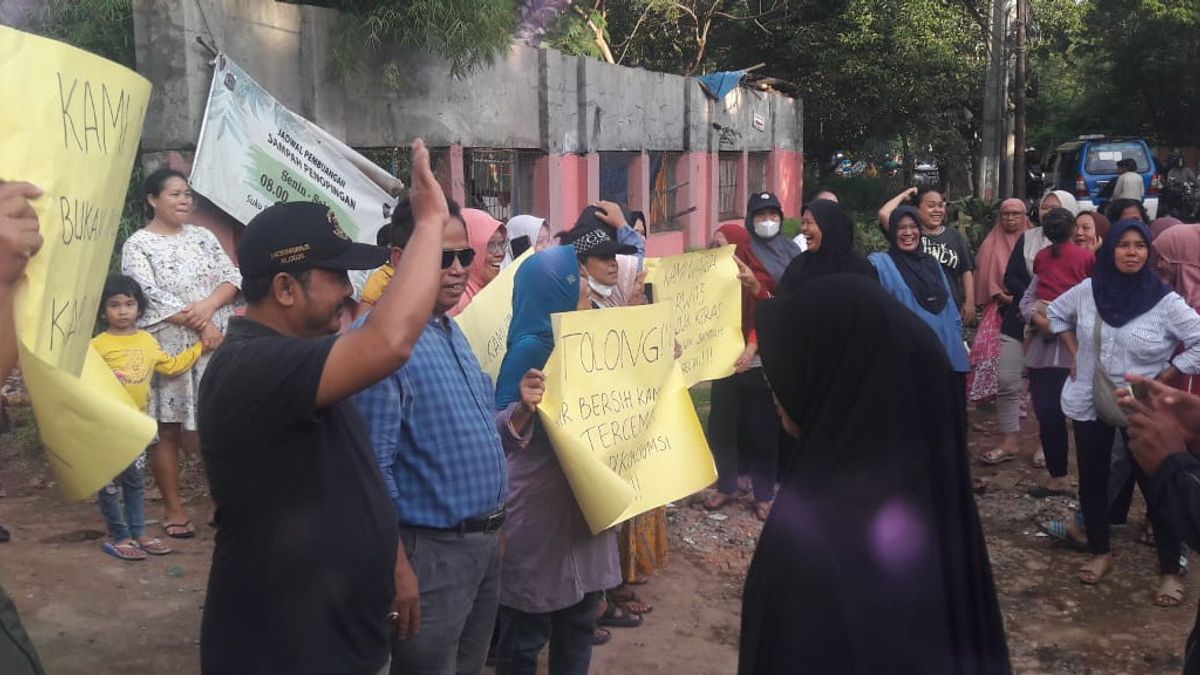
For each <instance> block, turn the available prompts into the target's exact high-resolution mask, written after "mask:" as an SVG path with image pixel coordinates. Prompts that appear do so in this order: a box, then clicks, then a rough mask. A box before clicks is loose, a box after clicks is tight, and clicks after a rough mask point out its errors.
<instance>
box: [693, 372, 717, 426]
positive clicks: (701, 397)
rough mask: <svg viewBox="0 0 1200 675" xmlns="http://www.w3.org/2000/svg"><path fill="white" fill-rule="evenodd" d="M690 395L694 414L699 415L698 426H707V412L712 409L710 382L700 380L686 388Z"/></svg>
mask: <svg viewBox="0 0 1200 675" xmlns="http://www.w3.org/2000/svg"><path fill="white" fill-rule="evenodd" d="M688 391H689V393H690V394H691V395H692V405H694V406H696V415H697V416H699V417H700V426H701V427H703V428H705V429H707V428H708V413H709V411H710V410H711V409H712V383H711V382H701V383H700V384H697V385H696V386H694V387H692V388H691V389H690V390H688Z"/></svg>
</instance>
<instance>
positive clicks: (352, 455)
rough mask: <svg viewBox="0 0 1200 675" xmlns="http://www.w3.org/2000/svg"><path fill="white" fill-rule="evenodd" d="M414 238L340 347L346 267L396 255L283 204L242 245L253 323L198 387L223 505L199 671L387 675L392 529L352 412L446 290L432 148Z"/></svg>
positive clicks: (236, 332)
mask: <svg viewBox="0 0 1200 675" xmlns="http://www.w3.org/2000/svg"><path fill="white" fill-rule="evenodd" d="M410 199H411V201H412V205H413V212H414V214H415V216H416V227H415V228H414V232H413V235H412V238H411V239H410V240H409V243H408V246H407V248H406V251H407V252H406V255H405V256H404V260H403V262H402V263H401V265H400V266H399V267H398V268H397V269H396V273H395V277H394V278H393V282H392V283H391V284H390V285H389V286H388V290H387V291H386V292H385V293H384V294H383V297H381V298H380V299H379V301H378V302H377V303H376V304H375V308H374V310H373V311H372V312H371V314H370V316H369V317H368V318H367V320H366V321H365V322H364V323H363V325H362V326H361V327H359V328H358V329H357V330H354V331H352V332H349V333H347V334H345V335H340V336H339V335H336V332H337V330H338V328H339V326H340V324H341V312H342V307H343V301H344V299H345V298H346V297H347V296H348V295H349V294H350V292H351V288H350V281H349V279H348V277H347V270H359V269H374V268H376V267H379V266H380V265H382V264H383V263H384V262H386V261H387V259H388V252H387V250H386V249H380V248H378V247H375V246H368V245H365V244H356V243H352V242H351V241H350V238H349V237H348V236H346V233H345V232H344V231H342V229H341V227H339V225H338V222H337V218H336V216H335V215H334V212H333V211H332V210H331V209H329V208H328V207H325V206H321V205H318V204H312V203H307V202H292V203H287V204H276V205H274V206H271V207H269V208H268V209H266V210H265V211H263V212H262V213H260V214H259V215H257V216H255V217H254V219H253V220H251V221H250V223H249V224H248V225H247V227H246V230H245V232H244V233H243V235H242V239H241V241H240V243H239V244H238V260H239V265H240V267H241V272H242V276H243V279H244V281H243V286H242V291H243V293H244V294H245V296H246V302H247V305H248V307H247V309H246V317H245V318H244V319H234V320H233V321H231V322H230V325H229V331H228V334H227V335H226V338H225V342H224V344H223V346H222V348H221V349H219V350H218V351H217V353H216V354H214V355H213V359H212V362H211V364H210V365H209V370H208V373H207V375H206V377H205V379H204V383H203V386H201V388H200V405H199V417H200V420H199V421H200V432H201V448H202V451H203V454H204V460H205V464H206V466H207V469H208V477H209V483H210V485H211V488H212V494H213V499H214V501H215V502H216V503H217V505H218V508H217V513H216V523H217V528H218V529H217V536H216V550H215V551H214V552H213V564H212V571H211V573H210V576H209V585H208V595H207V599H206V600H205V605H204V617H203V622H202V625H201V634H200V660H201V669H202V671H203V672H204V673H211V674H216V673H220V674H221V675H227V674H229V673H288V674H289V675H291V674H296V673H364V674H365V673H371V674H374V673H378V672H380V671H381V670H382V669H383V668H385V667H386V666H387V662H388V640H389V635H390V634H391V633H392V632H393V631H394V626H393V623H394V621H395V618H396V617H397V614H396V612H395V609H394V601H395V590H396V589H395V580H394V574H395V565H396V553H397V548H396V547H397V545H398V532H397V528H396V518H395V514H394V511H393V510H392V506H391V503H390V500H389V499H388V495H387V492H386V491H385V490H384V488H383V479H382V477H381V476H380V473H379V469H378V467H377V466H376V464H375V461H374V457H373V455H372V452H371V445H370V440H369V437H368V435H367V430H366V427H365V425H364V424H363V421H362V418H361V417H359V415H358V413H357V411H356V410H355V408H354V406H353V404H352V403H350V402H349V401H348V400H347V399H348V398H349V397H350V396H351V395H352V394H354V393H356V392H358V391H361V390H362V389H365V388H366V387H369V386H370V385H372V384H374V383H375V382H377V381H379V380H381V379H383V378H384V377H386V376H387V375H389V374H391V373H392V372H394V371H395V370H396V369H397V368H399V367H400V366H402V365H404V363H405V362H406V361H407V360H408V357H409V355H410V354H411V353H412V350H413V345H414V344H415V343H416V341H417V339H418V337H419V336H420V335H421V332H422V330H423V329H424V327H425V323H426V320H427V319H428V317H429V314H430V312H431V310H432V309H433V303H434V298H435V297H436V295H437V293H438V289H439V286H440V280H441V273H440V270H439V264H438V263H439V260H440V259H441V248H442V228H443V223H444V222H445V220H446V219H447V218H448V210H447V206H446V198H445V196H444V195H443V194H442V190H441V188H440V187H439V186H438V184H437V181H436V180H435V179H434V177H433V174H432V172H431V171H430V168H429V153H428V151H427V150H426V149H425V145H424V144H423V143H422V142H421V141H419V140H418V141H417V142H416V143H414V145H413V187H412V191H411V194H410Z"/></svg>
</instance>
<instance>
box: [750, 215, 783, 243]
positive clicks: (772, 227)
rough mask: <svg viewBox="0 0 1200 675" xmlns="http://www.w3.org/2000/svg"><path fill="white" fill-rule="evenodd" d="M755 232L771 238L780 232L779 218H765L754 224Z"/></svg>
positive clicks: (765, 237) (764, 237)
mask: <svg viewBox="0 0 1200 675" xmlns="http://www.w3.org/2000/svg"><path fill="white" fill-rule="evenodd" d="M754 233H755V234H757V235H758V236H760V237H762V238H763V239H770V238H771V237H774V236H775V235H777V234H779V221H778V220H763V221H759V222H757V223H755V224H754Z"/></svg>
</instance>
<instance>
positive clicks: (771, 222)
mask: <svg viewBox="0 0 1200 675" xmlns="http://www.w3.org/2000/svg"><path fill="white" fill-rule="evenodd" d="M782 225H783V207H782V206H781V205H780V204H779V198H778V197H776V196H775V195H773V194H771V193H770V192H758V193H755V194H753V195H751V196H750V201H749V203H747V204H746V231H748V232H749V233H750V248H751V250H753V251H754V255H755V256H756V257H757V258H758V259H759V260H760V261H762V264H763V267H765V268H766V270H767V273H768V274H770V275H771V279H772V280H774V281H775V283H776V284H778V283H779V282H780V281H781V280H782V279H783V273H784V272H785V271H786V270H787V268H788V265H789V264H791V262H792V260H793V259H795V257H796V256H798V255H800V247H799V246H798V245H797V244H796V242H794V241H792V240H791V239H789V238H788V237H784V236H781V235H780V234H779V228H780V227H781V226H782Z"/></svg>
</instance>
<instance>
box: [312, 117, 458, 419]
mask: <svg viewBox="0 0 1200 675" xmlns="http://www.w3.org/2000/svg"><path fill="white" fill-rule="evenodd" d="M412 155H413V156H412V159H413V178H412V190H411V192H410V193H409V199H410V201H411V202H412V208H413V215H414V217H415V220H416V226H415V228H414V230H413V235H412V238H411V239H409V241H408V245H407V246H405V247H404V257H403V258H402V259H401V261H400V264H399V265H398V266H397V267H396V274H395V276H394V277H393V278H392V282H391V283H390V284H388V287H387V289H386V290H385V291H384V292H383V295H382V296H381V297H380V298H379V301H378V302H376V303H375V308H374V309H372V310H371V313H370V314H369V315H367V319H366V321H365V322H364V323H363V325H362V326H361V327H360V328H359V329H358V330H353V331H350V332H349V333H347V334H345V335H343V336H342V337H341V338H339V339H338V340H337V342H335V343H334V345H333V348H332V349H331V350H330V352H329V358H328V359H327V360H326V361H325V368H324V371H323V372H322V373H321V385H320V387H319V388H318V390H317V407H318V408H322V407H325V406H327V405H329V404H331V403H335V402H337V401H340V400H342V399H345V398H347V397H348V396H350V395H351V394H353V393H355V392H358V391H361V390H363V389H366V388H367V387H369V386H371V385H372V384H375V383H376V382H378V381H379V380H382V379H383V378H384V377H387V376H388V375H390V374H391V373H393V372H395V371H396V370H398V369H399V368H400V367H401V366H403V365H404V364H405V362H407V361H408V357H409V355H411V354H412V350H413V346H414V345H415V344H416V342H417V339H418V338H419V337H421V332H422V331H423V330H424V329H425V322H426V321H428V320H429V316H430V314H431V312H432V311H433V302H434V299H435V298H436V296H437V292H438V288H439V286H440V284H441V279H442V274H441V259H442V229H443V227H444V226H445V222H446V219H447V218H449V217H450V211H449V209H448V208H447V206H446V195H445V194H443V193H442V188H441V186H440V185H438V182H437V179H435V178H434V177H433V171H432V170H431V169H430V168H429V150H428V149H427V148H426V147H425V143H424V142H422V141H421V140H419V139H418V140H417V141H416V142H415V143H413V151H412Z"/></svg>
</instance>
